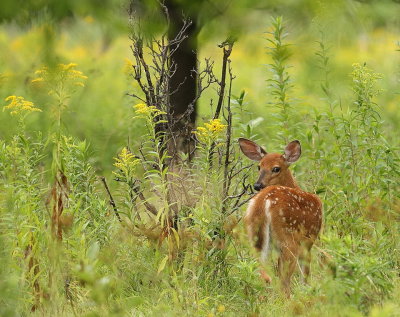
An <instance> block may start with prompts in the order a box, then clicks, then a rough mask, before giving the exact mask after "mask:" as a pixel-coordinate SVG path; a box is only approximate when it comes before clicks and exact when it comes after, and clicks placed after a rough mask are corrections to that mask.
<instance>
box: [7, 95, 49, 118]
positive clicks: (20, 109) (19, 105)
mask: <svg viewBox="0 0 400 317" xmlns="http://www.w3.org/2000/svg"><path fill="white" fill-rule="evenodd" d="M5 101H9V102H10V103H9V104H8V105H7V106H4V107H3V111H4V110H11V112H10V114H11V115H12V116H15V115H20V114H28V113H30V112H42V110H40V109H39V108H36V107H35V105H34V104H33V102H31V101H28V100H25V98H24V97H17V96H8V97H7V98H6V99H5Z"/></svg>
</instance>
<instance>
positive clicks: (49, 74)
mask: <svg viewBox="0 0 400 317" xmlns="http://www.w3.org/2000/svg"><path fill="white" fill-rule="evenodd" d="M76 66H78V65H77V64H75V63H69V64H58V65H56V66H55V67H52V68H49V67H47V66H43V67H42V68H40V69H38V70H37V71H36V72H35V75H37V76H38V77H37V78H35V79H33V80H32V83H37V82H47V83H48V84H50V85H53V84H55V83H60V82H62V83H66V82H71V83H72V84H73V85H76V86H82V87H83V86H85V84H84V83H83V82H82V80H86V79H87V78H88V77H87V76H85V75H84V74H83V72H81V71H80V70H76V69H75V67H76Z"/></svg>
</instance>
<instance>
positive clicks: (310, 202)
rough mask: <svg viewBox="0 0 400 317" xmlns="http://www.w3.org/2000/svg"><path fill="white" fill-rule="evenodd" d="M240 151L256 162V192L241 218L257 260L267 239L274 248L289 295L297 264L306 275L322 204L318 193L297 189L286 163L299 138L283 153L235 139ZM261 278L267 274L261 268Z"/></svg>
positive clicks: (298, 152)
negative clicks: (266, 149)
mask: <svg viewBox="0 0 400 317" xmlns="http://www.w3.org/2000/svg"><path fill="white" fill-rule="evenodd" d="M239 145H240V148H241V150H242V151H243V153H244V154H245V155H246V156H247V157H248V158H250V159H252V160H254V161H258V162H260V163H259V171H260V173H259V178H258V180H257V182H256V183H255V184H254V189H256V190H257V191H260V192H259V193H258V194H257V195H256V196H254V197H253V198H252V199H251V200H250V203H249V206H248V208H247V212H246V215H245V217H244V221H245V224H246V227H247V230H248V234H249V237H250V239H251V241H252V242H253V243H254V247H255V248H256V249H257V251H259V252H261V263H262V264H264V263H265V261H266V259H267V254H268V249H269V241H270V238H272V241H273V242H274V244H275V245H276V247H277V248H278V250H279V252H280V255H279V260H278V274H279V276H280V279H281V283H282V287H283V289H284V291H285V293H286V295H287V296H290V279H291V276H292V274H293V272H294V270H295V268H296V266H297V264H298V260H300V261H301V263H302V264H303V268H302V271H303V274H304V277H305V279H307V277H308V275H309V274H310V261H311V253H310V252H311V247H312V245H313V243H314V241H315V239H316V238H317V236H318V233H319V231H320V229H321V225H322V204H321V201H320V199H319V198H318V196H316V195H314V194H310V193H307V192H305V191H303V190H301V189H300V187H299V186H298V185H297V183H296V181H295V179H294V178H293V176H292V174H291V172H290V170H289V166H290V164H291V163H293V162H295V161H297V160H298V158H299V157H300V155H301V146H300V142H299V141H297V140H296V141H292V142H290V143H289V144H288V145H287V146H286V148H285V151H284V154H279V153H267V152H266V151H265V150H264V149H263V148H262V147H260V146H259V145H257V144H256V143H254V142H253V141H250V140H247V139H243V138H239ZM261 277H262V278H263V279H264V280H265V281H266V282H270V277H269V276H268V275H267V274H266V273H265V271H264V270H263V269H261Z"/></svg>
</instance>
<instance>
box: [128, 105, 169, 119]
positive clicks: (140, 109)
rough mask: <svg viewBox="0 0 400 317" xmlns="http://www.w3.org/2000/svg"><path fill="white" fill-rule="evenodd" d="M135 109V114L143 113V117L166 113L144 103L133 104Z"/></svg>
mask: <svg viewBox="0 0 400 317" xmlns="http://www.w3.org/2000/svg"><path fill="white" fill-rule="evenodd" d="M133 108H134V109H135V113H136V114H137V115H139V116H140V115H144V116H145V117H149V116H150V117H155V116H159V115H162V114H166V112H164V111H161V110H159V109H157V108H156V107H155V106H148V105H146V104H145V103H138V104H136V105H134V106H133Z"/></svg>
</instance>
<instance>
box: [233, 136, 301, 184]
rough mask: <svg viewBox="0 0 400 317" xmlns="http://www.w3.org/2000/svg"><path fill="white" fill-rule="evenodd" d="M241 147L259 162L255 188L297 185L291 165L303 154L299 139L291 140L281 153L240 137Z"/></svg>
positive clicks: (247, 154)
mask: <svg viewBox="0 0 400 317" xmlns="http://www.w3.org/2000/svg"><path fill="white" fill-rule="evenodd" d="M238 141H239V145H240V149H241V150H242V152H243V154H244V155H246V156H247V157H248V158H249V159H251V160H253V161H257V162H259V164H258V169H259V177H258V180H257V182H256V183H255V184H254V189H255V190H257V191H259V190H261V189H263V188H264V187H267V186H270V185H281V186H287V187H296V184H295V181H294V179H293V176H292V174H291V173H290V170H289V166H290V164H292V163H293V162H296V161H297V160H298V159H299V157H300V155H301V145H300V142H299V141H298V140H294V141H292V142H290V143H289V144H288V145H287V146H286V147H285V150H284V153H283V154H280V153H267V152H266V151H265V150H264V149H263V148H262V147H261V146H259V145H258V144H256V143H254V142H253V141H250V140H247V139H244V138H239V140H238Z"/></svg>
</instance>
